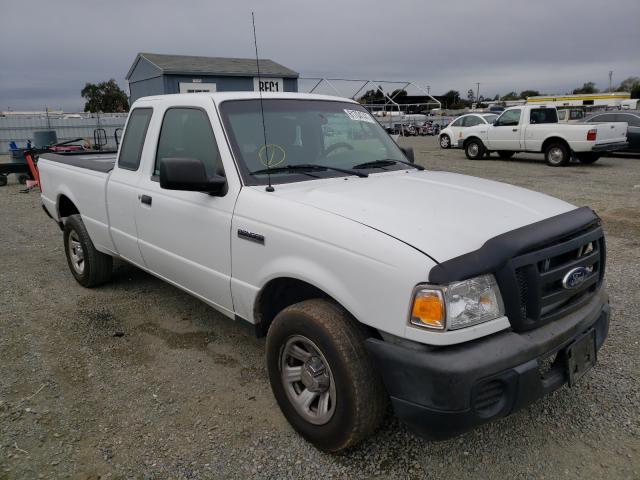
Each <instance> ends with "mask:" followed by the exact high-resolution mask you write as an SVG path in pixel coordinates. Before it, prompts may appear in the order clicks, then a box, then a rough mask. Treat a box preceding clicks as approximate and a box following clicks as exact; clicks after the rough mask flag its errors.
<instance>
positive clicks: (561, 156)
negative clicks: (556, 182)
mask: <svg viewBox="0 0 640 480" xmlns="http://www.w3.org/2000/svg"><path fill="white" fill-rule="evenodd" d="M544 159H545V161H546V162H547V165H550V166H552V167H564V166H565V165H568V164H569V160H570V157H569V149H568V148H567V146H566V145H565V144H564V143H559V142H556V143H551V144H549V145H548V146H547V148H546V149H545V151H544Z"/></svg>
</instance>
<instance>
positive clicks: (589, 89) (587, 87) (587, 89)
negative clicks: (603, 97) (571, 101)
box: [573, 82, 599, 95]
mask: <svg viewBox="0 0 640 480" xmlns="http://www.w3.org/2000/svg"><path fill="white" fill-rule="evenodd" d="M598 92H599V90H598V89H597V88H596V84H595V83H593V82H585V83H583V84H582V87H580V88H575V89H574V90H573V94H574V95H579V94H584V93H598Z"/></svg>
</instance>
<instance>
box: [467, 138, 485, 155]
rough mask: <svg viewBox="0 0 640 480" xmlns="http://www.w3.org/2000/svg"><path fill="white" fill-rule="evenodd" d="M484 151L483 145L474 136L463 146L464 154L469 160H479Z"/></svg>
mask: <svg viewBox="0 0 640 480" xmlns="http://www.w3.org/2000/svg"><path fill="white" fill-rule="evenodd" d="M484 152H485V150H484V145H483V144H482V142H481V141H480V140H478V139H476V138H474V139H472V140H469V141H468V142H467V143H466V144H465V146H464V154H465V155H466V156H467V158H468V159H469V160H480V159H481V158H482V157H483V156H484Z"/></svg>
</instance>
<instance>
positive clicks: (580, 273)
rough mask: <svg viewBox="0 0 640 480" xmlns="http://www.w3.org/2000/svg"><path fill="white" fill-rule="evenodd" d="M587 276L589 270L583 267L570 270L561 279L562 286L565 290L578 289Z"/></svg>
mask: <svg viewBox="0 0 640 480" xmlns="http://www.w3.org/2000/svg"><path fill="white" fill-rule="evenodd" d="M587 275H589V270H587V269H586V268H584V267H577V268H572V269H571V270H569V271H568V272H567V273H566V274H565V276H564V277H563V278H562V286H563V287H564V288H566V289H567V290H573V289H574V288H578V287H579V286H580V285H582V284H583V283H584V281H585V280H586V279H587Z"/></svg>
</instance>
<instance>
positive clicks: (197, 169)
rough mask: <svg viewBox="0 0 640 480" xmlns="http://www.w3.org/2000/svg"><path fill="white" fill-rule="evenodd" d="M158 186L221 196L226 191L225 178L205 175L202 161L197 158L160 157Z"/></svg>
mask: <svg viewBox="0 0 640 480" xmlns="http://www.w3.org/2000/svg"><path fill="white" fill-rule="evenodd" d="M160 187H161V188H164V189H167V190H185V191H191V192H206V193H209V194H211V195H217V196H222V195H224V194H226V193H227V179H226V178H224V177H221V176H219V175H213V176H212V177H209V176H207V171H206V170H205V168H204V163H202V161H200V160H198V159H197V158H179V157H176V158H161V159H160Z"/></svg>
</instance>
